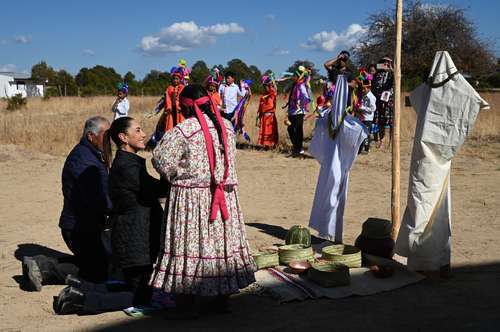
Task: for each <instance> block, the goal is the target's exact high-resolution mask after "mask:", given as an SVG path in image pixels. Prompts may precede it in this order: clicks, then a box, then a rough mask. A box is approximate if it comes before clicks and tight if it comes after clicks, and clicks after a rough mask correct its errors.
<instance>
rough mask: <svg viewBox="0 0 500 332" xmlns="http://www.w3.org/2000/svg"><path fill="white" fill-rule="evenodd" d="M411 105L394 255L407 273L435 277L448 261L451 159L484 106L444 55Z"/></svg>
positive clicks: (439, 56)
mask: <svg viewBox="0 0 500 332" xmlns="http://www.w3.org/2000/svg"><path fill="white" fill-rule="evenodd" d="M410 100H411V104H412V106H413V108H414V109H415V111H416V112H417V124H416V129H415V139H414V142H413V152H412V157H411V166H410V179H409V186H408V202H407V207H406V210H405V212H404V215H403V220H402V222H401V228H400V231H399V236H398V238H397V241H396V248H395V252H396V253H397V254H398V255H401V256H404V257H408V269H410V270H414V271H437V270H439V269H440V268H441V267H444V266H447V265H449V264H450V258H451V205H450V167H451V159H452V158H453V156H454V155H455V153H456V152H457V151H458V149H459V148H460V146H461V145H462V144H463V142H464V140H465V137H466V136H467V135H468V134H469V133H470V132H471V130H472V126H473V125H474V122H475V121H476V117H477V115H478V113H479V110H480V108H485V107H487V106H488V104H487V103H486V101H484V100H483V99H482V98H481V97H480V96H479V94H478V93H477V92H476V91H475V90H474V88H472V86H471V85H470V84H469V83H468V82H467V81H466V80H465V78H464V77H463V76H462V75H461V74H460V73H459V72H458V70H457V68H456V67H455V65H454V63H453V60H452V59H451V57H450V55H449V54H448V52H446V51H439V52H437V53H436V55H435V57H434V63H433V65H432V69H431V72H430V75H429V79H428V82H427V83H424V84H421V85H420V86H418V87H417V88H416V89H415V90H413V91H412V93H411V96H410Z"/></svg>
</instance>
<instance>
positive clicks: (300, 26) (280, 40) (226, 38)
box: [0, 0, 500, 78]
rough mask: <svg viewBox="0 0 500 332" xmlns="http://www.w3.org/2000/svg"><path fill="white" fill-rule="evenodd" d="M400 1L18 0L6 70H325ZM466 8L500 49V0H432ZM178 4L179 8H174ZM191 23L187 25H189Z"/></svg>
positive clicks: (3, 32) (0, 45)
mask: <svg viewBox="0 0 500 332" xmlns="http://www.w3.org/2000/svg"><path fill="white" fill-rule="evenodd" d="M394 3H395V1H394V0H391V1H388V0H371V1H366V0H357V1H331V0H330V1H323V0H319V1H301V2H296V1H293V2H292V1H284V0H283V1H282V0H268V1H264V0H253V1H247V0H243V1H242V0H239V1H238V0H234V1H198V0H188V1H140V2H139V1H132V0H121V1H104V0H101V1H96V0H87V1H80V2H76V1H75V2H74V1H67V0H66V1H61V0H52V1H32V0H24V1H16V2H12V5H11V6H6V4H3V5H2V15H1V19H0V71H2V70H3V71H5V70H15V71H21V72H22V71H28V72H29V71H30V69H31V66H32V65H33V64H35V63H37V62H39V61H40V60H42V59H43V60H45V61H47V62H48V64H49V65H51V66H52V67H54V68H55V69H66V70H68V71H69V72H71V73H72V74H76V73H77V72H78V70H79V69H80V68H81V67H92V66H94V65H96V64H101V65H104V66H111V67H114V68H115V69H116V70H117V71H118V72H119V73H121V74H122V75H123V74H125V73H126V72H127V71H129V70H130V71H132V72H133V73H134V74H135V75H136V77H137V78H142V77H143V76H144V75H145V74H146V73H147V72H149V71H150V70H151V69H158V70H165V71H167V70H169V69H170V68H171V67H172V66H173V65H174V64H176V63H177V60H178V59H179V58H181V57H182V58H185V59H186V60H187V61H188V64H190V65H192V64H193V62H194V61H196V60H199V59H201V60H204V61H205V62H206V63H207V64H208V66H212V65H215V64H226V63H227V61H228V60H230V59H233V58H240V59H242V60H243V61H245V62H246V63H247V64H249V65H250V64H254V65H257V66H258V67H259V68H260V69H261V70H266V69H272V70H274V71H275V72H276V73H281V72H282V71H284V70H286V68H287V67H288V66H289V65H290V64H291V63H293V62H294V60H297V59H308V60H310V61H313V62H314V63H315V64H316V66H317V67H321V63H323V61H324V60H325V59H327V58H329V57H331V56H332V55H333V54H334V53H336V52H338V51H340V50H341V49H343V48H347V47H348V46H349V45H350V44H352V43H353V42H355V40H356V38H358V37H359V35H360V34H362V32H363V26H365V24H366V18H367V17H368V15H369V14H370V13H374V12H377V11H380V10H390V9H391V8H392V7H393V6H394ZM423 3H425V4H429V5H446V4H452V5H456V6H459V7H464V8H467V13H468V17H469V18H470V19H472V20H473V21H474V22H475V23H476V25H477V27H478V32H479V35H480V36H481V37H482V38H484V39H486V40H489V41H491V42H494V43H496V46H494V47H492V48H493V49H494V51H495V52H496V54H497V56H498V55H500V48H499V46H500V24H498V15H499V13H500V1H496V0H495V1H487V0H475V1H465V0H448V1H446V0H443V1H441V0H427V1H423ZM173 4H176V5H173ZM182 22H185V23H183V24H182Z"/></svg>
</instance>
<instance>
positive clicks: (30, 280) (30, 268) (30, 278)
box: [22, 256, 43, 292]
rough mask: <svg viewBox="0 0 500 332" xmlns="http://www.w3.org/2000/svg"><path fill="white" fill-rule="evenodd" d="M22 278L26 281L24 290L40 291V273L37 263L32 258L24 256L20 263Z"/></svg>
mask: <svg viewBox="0 0 500 332" xmlns="http://www.w3.org/2000/svg"><path fill="white" fill-rule="evenodd" d="M22 268H23V277H24V280H25V281H26V284H25V288H26V290H27V291H30V292H39V291H41V290H42V280H43V279H42V273H41V272H40V268H39V266H38V264H37V262H36V261H35V260H34V259H33V258H32V257H27V256H25V257H24V258H23V262H22Z"/></svg>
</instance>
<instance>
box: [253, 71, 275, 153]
mask: <svg viewBox="0 0 500 332" xmlns="http://www.w3.org/2000/svg"><path fill="white" fill-rule="evenodd" d="M262 84H263V85H264V88H265V90H266V92H265V94H264V95H262V96H261V97H260V101H259V110H258V111H257V124H258V126H259V139H258V142H257V144H259V145H263V146H264V147H265V148H266V149H268V148H274V147H275V146H276V145H277V144H278V121H277V120H276V95H277V94H276V88H275V87H274V82H273V80H272V79H271V78H270V77H269V76H267V75H264V76H263V77H262Z"/></svg>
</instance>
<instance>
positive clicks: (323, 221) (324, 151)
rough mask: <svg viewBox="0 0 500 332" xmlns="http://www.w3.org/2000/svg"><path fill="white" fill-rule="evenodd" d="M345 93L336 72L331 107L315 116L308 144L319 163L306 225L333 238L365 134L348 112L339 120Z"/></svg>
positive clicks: (337, 232) (336, 235)
mask: <svg viewBox="0 0 500 332" xmlns="http://www.w3.org/2000/svg"><path fill="white" fill-rule="evenodd" d="M348 94H349V87H348V85H347V79H346V77H345V76H344V75H339V76H338V78H337V82H336V84H335V92H334V96H333V104H332V107H331V108H330V110H329V111H328V112H326V113H324V114H323V116H322V117H319V118H318V119H317V120H316V125H315V128H314V132H313V138H312V141H311V145H310V147H309V153H310V154H311V155H312V156H313V157H314V158H315V159H316V160H317V161H318V162H319V163H320V164H321V168H320V172H319V176H318V182H317V184H316V192H315V195H314V202H313V207H312V210H311V217H310V219H309V227H311V228H313V229H315V230H317V231H318V233H319V236H320V237H324V238H328V239H331V240H335V241H336V242H342V232H343V218H344V207H345V202H346V199H347V190H348V185H349V171H350V170H351V167H352V165H353V163H354V160H355V159H356V156H357V155H358V151H359V147H360V145H361V143H362V142H363V140H364V139H365V138H366V137H367V134H368V133H367V128H366V127H365V126H364V125H363V123H361V122H360V121H359V120H358V119H357V118H355V117H353V116H351V115H346V116H345V118H344V120H343V122H342V117H343V116H344V115H343V114H344V112H345V108H346V107H347V101H348V96H349V95H348ZM332 132H335V135H334V138H333V139H332V138H331V135H330V133H332Z"/></svg>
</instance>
